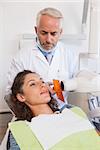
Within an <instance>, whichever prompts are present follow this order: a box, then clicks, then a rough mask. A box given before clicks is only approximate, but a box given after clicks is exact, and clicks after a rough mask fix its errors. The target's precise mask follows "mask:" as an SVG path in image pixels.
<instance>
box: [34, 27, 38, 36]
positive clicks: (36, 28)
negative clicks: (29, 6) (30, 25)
mask: <svg viewBox="0 0 100 150" xmlns="http://www.w3.org/2000/svg"><path fill="white" fill-rule="evenodd" d="M34 29H35V33H36V34H37V27H36V26H35V27H34Z"/></svg>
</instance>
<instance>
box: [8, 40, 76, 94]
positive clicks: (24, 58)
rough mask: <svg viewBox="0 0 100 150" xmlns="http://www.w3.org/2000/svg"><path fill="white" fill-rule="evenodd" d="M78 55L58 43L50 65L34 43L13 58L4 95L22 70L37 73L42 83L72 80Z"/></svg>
mask: <svg viewBox="0 0 100 150" xmlns="http://www.w3.org/2000/svg"><path fill="white" fill-rule="evenodd" d="M77 68H78V55H76V52H75V51H73V50H70V49H68V48H67V47H66V45H65V44H63V43H61V42H58V43H57V45H56V47H55V53H54V57H53V59H52V62H51V64H50V65H49V63H48V62H47V60H46V58H45V57H44V55H43V54H42V53H41V51H40V50H39V49H38V47H37V44H36V42H34V44H33V47H31V48H26V49H21V50H19V52H18V53H17V55H16V56H15V57H14V58H13V60H12V62H11V66H10V69H9V72H8V85H7V89H6V93H7V94H8V93H9V90H10V87H11V85H12V82H13V79H14V77H15V76H16V74H17V73H18V72H20V71H22V70H26V69H27V70H31V71H34V72H36V73H38V74H39V75H40V76H41V77H42V78H43V80H44V81H50V82H52V79H59V80H62V81H65V80H67V79H70V78H72V77H73V76H74V75H75V73H76V72H77Z"/></svg>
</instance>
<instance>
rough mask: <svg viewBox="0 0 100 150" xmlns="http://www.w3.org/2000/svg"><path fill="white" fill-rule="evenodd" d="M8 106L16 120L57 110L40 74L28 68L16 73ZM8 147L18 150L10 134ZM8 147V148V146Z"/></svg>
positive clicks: (29, 118) (28, 118)
mask: <svg viewBox="0 0 100 150" xmlns="http://www.w3.org/2000/svg"><path fill="white" fill-rule="evenodd" d="M11 91H12V93H11V99H10V102H9V106H10V108H11V110H12V111H13V112H14V114H15V116H16V117H17V118H18V119H17V120H28V121H31V119H32V118H33V117H34V116H37V115H39V114H52V113H54V112H58V111H59V109H58V103H57V101H56V100H54V99H52V98H51V95H50V91H49V90H48V87H47V85H46V83H44V82H43V80H42V79H41V78H40V76H39V75H38V74H36V73H34V72H31V71H29V70H24V71H23V72H20V73H18V74H17V76H16V77H15V79H14V82H13V85H12V87H11ZM8 147H10V150H11V149H12V150H17V149H18V150H19V147H18V145H17V144H16V142H15V141H14V138H13V137H12V134H11V133H10V134H9V140H8ZM8 149H9V148H8Z"/></svg>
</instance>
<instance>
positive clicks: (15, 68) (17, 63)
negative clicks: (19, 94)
mask: <svg viewBox="0 0 100 150" xmlns="http://www.w3.org/2000/svg"><path fill="white" fill-rule="evenodd" d="M18 54H19V53H18ZM22 70H24V66H23V64H22V62H21V59H20V55H17V56H16V57H14V58H13V59H12V61H11V65H10V68H9V71H8V73H7V86H6V91H5V92H6V95H8V94H9V93H10V92H11V90H10V88H11V86H12V83H13V80H14V78H15V76H16V75H17V73H18V72H20V71H22Z"/></svg>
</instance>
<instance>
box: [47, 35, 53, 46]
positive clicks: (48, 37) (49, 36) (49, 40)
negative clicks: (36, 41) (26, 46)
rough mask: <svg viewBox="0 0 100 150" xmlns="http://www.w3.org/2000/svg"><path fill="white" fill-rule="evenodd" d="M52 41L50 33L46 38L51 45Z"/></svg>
mask: <svg viewBox="0 0 100 150" xmlns="http://www.w3.org/2000/svg"><path fill="white" fill-rule="evenodd" d="M51 41H52V36H51V35H50V33H48V34H47V37H46V42H47V43H48V44H49V43H51Z"/></svg>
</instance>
